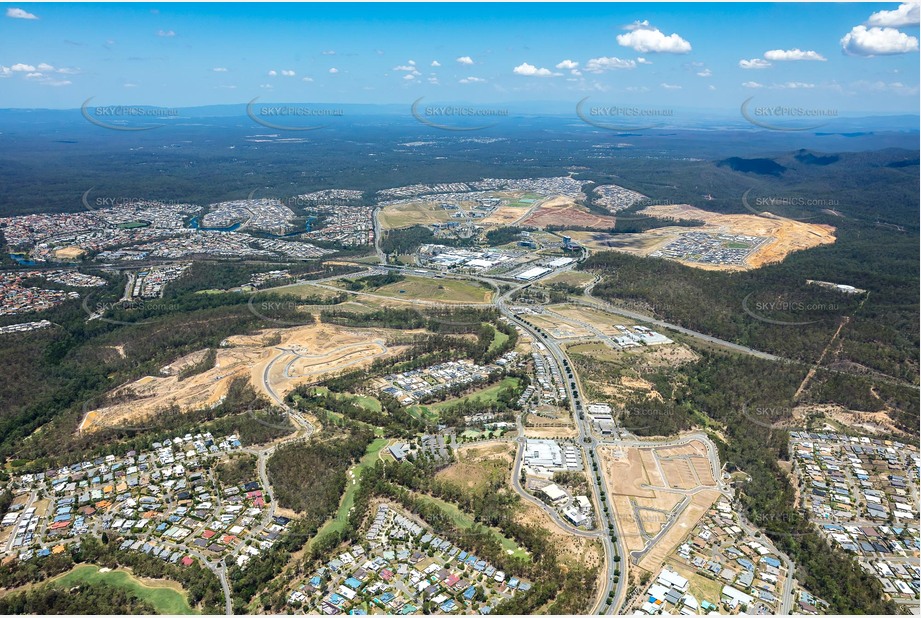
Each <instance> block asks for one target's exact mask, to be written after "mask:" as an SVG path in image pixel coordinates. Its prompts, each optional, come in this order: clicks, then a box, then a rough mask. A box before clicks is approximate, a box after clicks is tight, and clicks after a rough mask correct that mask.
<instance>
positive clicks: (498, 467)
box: [436, 443, 514, 492]
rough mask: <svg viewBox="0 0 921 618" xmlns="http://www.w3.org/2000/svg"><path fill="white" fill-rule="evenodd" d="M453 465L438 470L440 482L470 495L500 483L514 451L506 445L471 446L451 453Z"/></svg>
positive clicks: (507, 469)
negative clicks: (453, 456) (454, 459)
mask: <svg viewBox="0 0 921 618" xmlns="http://www.w3.org/2000/svg"><path fill="white" fill-rule="evenodd" d="M455 454H456V456H457V463H454V464H451V465H450V466H448V467H447V468H444V469H443V470H440V471H439V472H438V473H437V474H436V476H437V477H438V478H440V479H442V480H443V481H446V482H448V483H451V484H452V485H456V486H457V487H460V488H462V489H467V490H470V491H473V492H477V491H482V490H483V489H485V488H486V487H489V486H490V485H491V484H492V483H495V482H496V481H501V480H504V479H505V478H506V477H507V476H508V475H509V474H510V473H511V470H512V462H513V461H514V449H513V447H512V446H510V445H508V444H502V443H499V444H474V445H469V446H462V447H460V448H458V449H457V451H455Z"/></svg>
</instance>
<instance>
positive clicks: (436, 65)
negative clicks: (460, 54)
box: [432, 60, 441, 67]
mask: <svg viewBox="0 0 921 618" xmlns="http://www.w3.org/2000/svg"><path fill="white" fill-rule="evenodd" d="M432 66H433V67H440V66H441V63H440V62H438V61H437V60H432Z"/></svg>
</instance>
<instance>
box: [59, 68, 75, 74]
mask: <svg viewBox="0 0 921 618" xmlns="http://www.w3.org/2000/svg"><path fill="white" fill-rule="evenodd" d="M57 72H58V73H62V74H64V75H76V74H78V73H79V72H80V69H75V68H73V67H61V68H59V69H57Z"/></svg>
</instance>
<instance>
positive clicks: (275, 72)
mask: <svg viewBox="0 0 921 618" xmlns="http://www.w3.org/2000/svg"><path fill="white" fill-rule="evenodd" d="M276 75H278V71H276V70H275V69H272V70H270V71H269V77H275V76H276Z"/></svg>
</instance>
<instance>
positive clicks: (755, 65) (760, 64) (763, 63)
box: [739, 58, 773, 69]
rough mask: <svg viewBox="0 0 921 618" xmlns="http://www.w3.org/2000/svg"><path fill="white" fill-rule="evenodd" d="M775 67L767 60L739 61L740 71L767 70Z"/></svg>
mask: <svg viewBox="0 0 921 618" xmlns="http://www.w3.org/2000/svg"><path fill="white" fill-rule="evenodd" d="M770 66H773V65H772V64H771V63H770V62H768V61H767V60H762V59H761V58H752V59H751V60H739V68H740V69H766V68H768V67H770Z"/></svg>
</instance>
